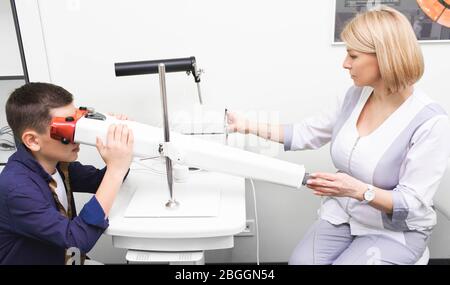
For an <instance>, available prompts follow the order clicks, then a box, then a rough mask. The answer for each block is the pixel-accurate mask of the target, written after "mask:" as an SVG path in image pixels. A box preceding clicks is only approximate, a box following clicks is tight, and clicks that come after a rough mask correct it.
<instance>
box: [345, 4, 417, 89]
mask: <svg viewBox="0 0 450 285" xmlns="http://www.w3.org/2000/svg"><path fill="white" fill-rule="evenodd" d="M341 39H342V40H343V41H344V42H345V43H346V44H347V47H348V48H349V49H352V50H355V51H358V52H363V53H372V54H373V53H374V54H375V55H376V56H377V60H378V65H379V69H380V74H381V78H382V80H383V81H384V84H385V87H386V89H387V91H388V92H389V93H391V94H392V93H397V92H399V91H401V90H402V89H405V88H406V87H408V86H410V85H412V84H414V83H416V82H417V81H419V79H420V78H421V77H422V75H423V72H424V63H423V56H422V51H421V50H420V46H419V44H418V42H417V38H416V36H415V34H414V31H413V29H412V26H411V24H410V22H409V21H408V19H407V18H406V17H405V16H404V15H403V14H402V13H400V12H398V11H397V10H395V9H393V8H390V7H388V6H384V5H381V6H378V7H377V8H375V9H373V10H370V11H367V12H364V13H361V14H358V15H357V16H356V17H355V18H353V19H352V20H351V21H350V22H349V23H348V24H347V25H346V26H345V28H344V30H343V31H342V33H341Z"/></svg>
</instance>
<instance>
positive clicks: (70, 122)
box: [50, 107, 88, 144]
mask: <svg viewBox="0 0 450 285" xmlns="http://www.w3.org/2000/svg"><path fill="white" fill-rule="evenodd" d="M87 113H88V111H87V109H86V108H83V107H80V109H79V110H77V111H76V112H75V114H74V115H73V116H68V117H54V118H52V122H51V125H50V137H52V138H53V139H55V140H59V141H61V142H62V143H63V144H69V143H74V136H75V126H76V124H77V121H78V120H79V119H80V118H81V117H83V116H84V115H85V114H87Z"/></svg>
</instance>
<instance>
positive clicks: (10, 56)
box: [0, 0, 23, 76]
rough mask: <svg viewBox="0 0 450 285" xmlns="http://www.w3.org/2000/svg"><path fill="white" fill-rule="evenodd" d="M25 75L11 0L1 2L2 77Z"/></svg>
mask: <svg viewBox="0 0 450 285" xmlns="http://www.w3.org/2000/svg"><path fill="white" fill-rule="evenodd" d="M11 75H13V76H17V75H23V71H22V63H21V60H20V53H19V46H18V43H17V37H16V29H15V27H14V20H13V16H12V12H11V5H10V2H9V0H0V76H11Z"/></svg>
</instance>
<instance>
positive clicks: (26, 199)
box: [0, 83, 133, 265]
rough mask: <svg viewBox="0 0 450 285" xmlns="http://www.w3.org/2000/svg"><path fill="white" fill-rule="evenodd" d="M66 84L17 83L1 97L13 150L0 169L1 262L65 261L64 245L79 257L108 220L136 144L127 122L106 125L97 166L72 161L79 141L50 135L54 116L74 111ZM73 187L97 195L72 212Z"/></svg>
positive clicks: (43, 262) (90, 245)
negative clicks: (5, 98)
mask: <svg viewBox="0 0 450 285" xmlns="http://www.w3.org/2000/svg"><path fill="white" fill-rule="evenodd" d="M75 111H76V108H75V106H74V104H73V97H72V94H70V93H69V92H68V91H66V90H65V89H64V88H61V87H59V86H55V85H52V84H48V83H29V84H26V85H24V86H22V87H20V88H18V89H16V90H15V91H14V92H13V93H12V94H11V96H10V97H9V99H8V101H7V103H6V117H7V120H8V124H9V126H10V127H11V129H12V130H13V132H14V135H15V137H16V139H17V140H18V141H20V143H19V145H18V146H17V151H16V152H15V153H14V154H13V155H12V156H11V157H10V158H9V160H8V163H7V164H6V166H5V168H4V170H3V171H2V173H1V174H0V264H61V265H62V264H65V261H66V259H67V258H68V257H67V256H66V250H67V249H69V248H73V247H75V248H78V249H79V250H80V252H81V254H82V256H84V254H85V253H87V252H88V251H89V250H91V249H92V247H93V246H94V245H95V243H96V242H97V240H98V239H99V238H100V236H101V235H102V233H103V231H104V230H105V229H106V228H107V227H108V219H107V217H108V214H109V210H110V209H111V206H112V203H113V201H114V199H115V197H116V194H117V191H118V190H119V188H120V186H121V184H122V182H123V179H124V177H125V176H126V174H127V171H128V169H129V166H130V163H131V160H132V150H133V134H132V132H131V130H130V129H128V128H127V127H126V126H125V125H117V126H116V125H113V126H111V127H110V128H109V129H108V135H107V141H106V142H105V144H103V142H102V141H101V140H100V139H99V138H97V150H98V151H99V153H100V155H101V157H102V159H103V160H104V161H105V163H106V167H105V168H104V169H102V170H98V169H96V168H94V167H92V166H84V165H82V164H80V163H79V162H75V160H76V159H77V157H78V151H79V144H63V143H61V142H60V141H58V140H55V139H52V138H51V137H50V122H51V119H52V117H66V116H71V115H73V114H74V113H75ZM72 192H89V193H94V194H95V195H94V196H93V197H92V198H91V199H90V200H89V202H88V203H86V205H85V206H84V207H83V209H81V211H80V214H79V216H77V214H76V209H75V203H74V201H73V195H72Z"/></svg>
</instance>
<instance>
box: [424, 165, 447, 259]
mask: <svg viewBox="0 0 450 285" xmlns="http://www.w3.org/2000/svg"><path fill="white" fill-rule="evenodd" d="M448 188H450V160H449V163H448V164H447V170H446V171H445V174H444V177H442V181H441V184H440V187H439V189H438V191H437V192H436V195H434V199H433V201H434V206H435V208H436V210H438V211H439V212H441V213H442V214H443V215H444V217H446V218H447V219H448V220H450V189H448ZM429 260H430V251H429V250H428V247H427V248H426V249H425V251H424V252H423V254H422V257H421V258H420V259H419V260H418V261H417V262H416V265H427V264H428V261H429Z"/></svg>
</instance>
